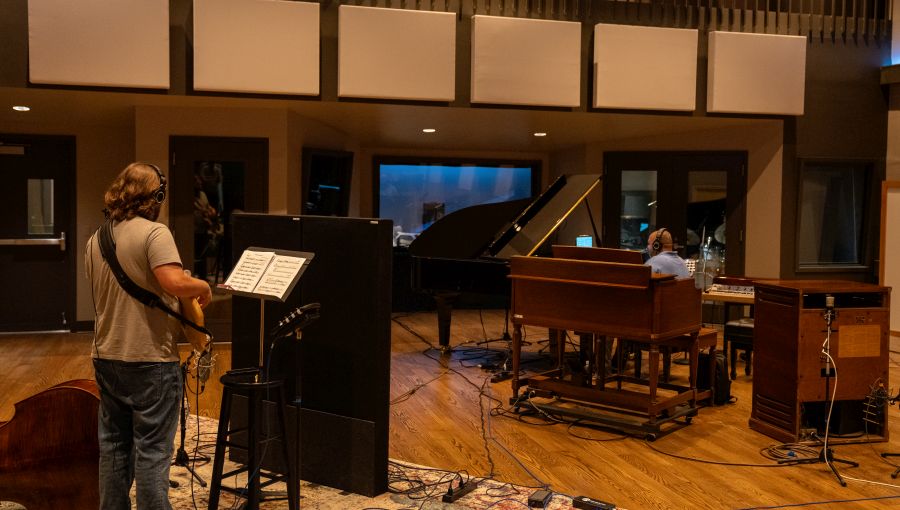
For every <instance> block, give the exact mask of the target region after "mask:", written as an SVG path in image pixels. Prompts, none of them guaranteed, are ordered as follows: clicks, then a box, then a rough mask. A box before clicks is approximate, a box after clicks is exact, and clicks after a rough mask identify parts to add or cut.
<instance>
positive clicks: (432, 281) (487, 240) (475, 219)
mask: <svg viewBox="0 0 900 510" xmlns="http://www.w3.org/2000/svg"><path fill="white" fill-rule="evenodd" d="M599 184H600V176H599V175H597V174H577V175H561V176H560V177H558V178H557V179H556V180H555V181H554V182H553V184H551V185H550V187H549V188H547V190H546V191H544V192H543V193H541V195H540V196H538V197H537V198H536V199H534V200H530V199H525V200H516V201H510V202H500V203H494V204H484V205H476V206H472V207H467V208H465V209H460V210H459V211H454V212H452V213H450V214H448V215H447V216H444V217H443V218H441V219H439V220H438V221H436V222H435V223H434V224H432V225H431V226H430V227H428V228H427V229H426V230H425V231H423V232H422V233H421V234H420V235H419V236H418V237H417V238H416V239H415V240H414V241H413V242H412V243H411V244H410V245H409V253H410V255H411V256H412V260H413V264H412V282H413V288H414V289H415V290H418V291H425V292H427V293H428V294H430V295H432V296H433V297H434V299H435V303H436V306H437V314H438V340H439V343H440V347H441V349H442V350H447V349H448V348H449V346H450V320H451V313H452V308H453V304H454V302H456V300H457V299H458V298H459V296H460V295H461V294H462V293H476V294H490V295H497V296H504V297H506V298H507V299H508V298H509V293H510V284H509V279H508V275H509V259H510V257H512V256H515V255H522V256H529V255H533V254H534V253H535V252H537V251H538V248H540V247H541V245H542V244H544V242H545V241H546V240H547V239H548V238H549V237H550V235H551V234H553V233H554V232H555V231H556V229H557V228H558V227H559V226H560V225H561V224H562V222H563V221H564V220H565V219H566V218H567V217H568V216H569V215H570V214H571V213H572V211H574V210H575V208H576V207H577V206H578V205H579V204H581V202H583V201H584V200H585V198H586V197H587V196H588V194H589V193H590V192H591V191H592V190H594V189H595V188H596V187H597V186H598V185H599Z"/></svg>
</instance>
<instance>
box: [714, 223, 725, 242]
mask: <svg viewBox="0 0 900 510" xmlns="http://www.w3.org/2000/svg"><path fill="white" fill-rule="evenodd" d="M713 237H714V238H715V240H716V241H718V242H720V243H722V244H725V224H724V223H722V224H721V225H719V226H718V227H716V230H715V232H714V233H713Z"/></svg>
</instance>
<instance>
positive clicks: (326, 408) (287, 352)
mask: <svg viewBox="0 0 900 510" xmlns="http://www.w3.org/2000/svg"><path fill="white" fill-rule="evenodd" d="M392 227H393V225H392V222H391V221H390V220H382V219H369V218H338V217H324V216H289V215H266V214H249V213H248V214H236V215H235V216H234V239H233V248H234V253H233V256H234V257H235V259H234V260H238V258H239V257H240V255H241V253H243V251H244V250H245V249H247V248H249V247H251V246H253V247H257V248H272V249H280V250H292V251H304V252H312V253H314V254H315V258H314V259H313V260H312V262H311V263H310V265H309V266H308V267H307V268H306V270H305V272H304V273H303V276H302V277H301V279H300V282H299V283H298V284H297V287H296V288H295V289H294V291H293V292H292V293H291V295H290V296H289V297H288V298H287V300H286V302H284V303H280V302H276V301H267V302H266V305H265V313H264V320H265V325H264V326H265V327H264V331H270V330H271V328H272V327H273V326H275V325H276V324H277V322H278V321H279V320H280V319H281V318H282V317H284V316H285V315H286V314H287V313H289V312H290V311H291V310H293V309H294V308H296V307H297V306H300V305H304V304H307V303H313V302H318V303H321V305H322V308H321V315H320V317H319V319H318V320H317V321H315V322H313V323H312V324H310V325H309V326H307V327H306V328H305V329H304V330H303V338H302V340H300V341H294V340H289V339H288V340H281V341H279V342H278V343H276V344H275V345H274V346H273V345H270V340H269V339H267V340H266V342H265V344H266V345H265V346H264V350H263V354H264V360H265V362H266V365H267V366H268V371H269V375H270V376H271V377H280V378H283V379H284V381H285V390H286V393H287V400H288V402H291V403H292V404H289V405H288V408H289V409H288V413H287V421H288V428H289V429H291V431H292V432H291V431H289V432H288V435H289V438H288V441H289V446H290V447H291V448H295V449H296V453H297V454H298V456H299V459H300V464H301V466H300V468H301V470H300V473H301V478H302V479H303V480H306V481H309V482H314V483H320V484H323V485H328V486H330V487H335V488H338V489H342V490H347V491H350V492H354V493H357V494H363V495H366V496H375V495H378V494H381V493H383V492H385V491H386V490H387V455H388V419H389V412H388V407H389V400H390V311H391V240H392V234H393V228H392ZM233 299H234V301H233V306H232V368H244V367H253V366H257V365H258V364H259V344H260V342H259V314H260V302H259V300H257V299H251V298H245V297H239V296H234V297H233ZM270 349H271V350H270ZM238 407H239V406H238ZM269 413H271V410H270V411H269ZM298 413H299V416H300V419H299V422H298V420H297V415H298ZM236 419H239V417H236ZM244 419H246V418H244ZM297 438H299V443H297ZM276 446H277V445H276ZM273 448H274V446H273ZM236 460H239V459H236ZM270 463H271V465H269V464H270ZM263 467H264V468H267V469H275V470H283V466H282V467H279V466H278V458H277V457H274V456H273V459H272V460H271V461H268V459H264V460H263Z"/></svg>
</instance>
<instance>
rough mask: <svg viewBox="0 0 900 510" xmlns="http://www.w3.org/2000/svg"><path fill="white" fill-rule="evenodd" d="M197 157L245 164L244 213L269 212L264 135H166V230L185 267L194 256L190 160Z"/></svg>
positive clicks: (266, 148) (267, 163) (265, 140)
mask: <svg viewBox="0 0 900 510" xmlns="http://www.w3.org/2000/svg"><path fill="white" fill-rule="evenodd" d="M197 159H203V160H211V161H216V160H218V161H241V162H243V163H245V165H246V168H245V170H246V173H245V176H244V177H245V178H244V186H245V188H244V190H245V203H244V212H258V213H268V212H269V139H268V138H260V137H224V136H174V135H173V136H170V137H169V164H170V167H169V197H170V198H169V200H170V202H169V229H170V230H171V231H172V235H173V236H174V237H175V245H176V246H177V247H178V253H179V255H181V259H182V262H183V263H184V264H185V265H186V266H187V264H189V263H192V262H191V261H193V259H194V242H193V232H194V218H193V195H194V175H193V172H194V169H193V166H191V161H194V160H197ZM226 221H227V218H226ZM185 232H187V234H185Z"/></svg>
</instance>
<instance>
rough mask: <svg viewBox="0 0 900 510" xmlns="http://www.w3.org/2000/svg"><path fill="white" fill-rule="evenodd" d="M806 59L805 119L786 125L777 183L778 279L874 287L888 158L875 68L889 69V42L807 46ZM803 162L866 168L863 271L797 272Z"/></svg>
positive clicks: (883, 92)
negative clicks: (871, 171)
mask: <svg viewBox="0 0 900 510" xmlns="http://www.w3.org/2000/svg"><path fill="white" fill-rule="evenodd" d="M806 51H807V53H806V62H807V63H806V99H805V103H804V115H803V116H800V117H789V118H786V119H785V125H784V153H783V161H782V164H783V175H782V221H781V246H782V249H781V278H802V279H818V278H826V279H834V278H840V279H850V280H856V281H863V282H876V281H877V274H876V272H875V271H876V270H877V264H876V263H875V262H876V257H877V256H878V235H879V234H878V233H879V230H880V226H879V216H880V211H881V194H880V182H881V181H882V180H884V172H885V155H886V151H887V131H888V128H887V121H888V115H887V114H888V97H887V89H886V88H883V87H882V86H881V84H880V75H881V66H883V65H886V64H887V63H888V62H889V61H890V42H889V41H881V42H877V41H875V40H873V39H865V38H862V37H860V38H857V39H853V38H848V39H846V40H842V39H838V40H835V41H832V40H830V39H826V40H825V41H822V40H819V39H816V38H813V39H811V40H810V42H809V44H808V46H807V50H806ZM801 159H837V160H860V161H866V162H872V163H873V168H874V175H873V179H872V183H871V184H872V186H871V188H872V189H871V190H869V193H868V195H867V197H868V201H867V204H866V205H867V207H868V209H867V213H868V215H867V217H866V219H865V221H866V224H865V227H864V228H865V230H866V237H865V239H864V246H865V248H864V263H865V264H866V266H867V267H866V268H864V269H861V270H856V271H843V272H834V271H832V272H810V271H802V272H798V271H797V267H796V252H797V247H796V240H797V237H798V236H797V234H798V232H797V218H798V208H797V199H798V186H799V177H800V175H799V173H800V163H799V161H800V160H801Z"/></svg>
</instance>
